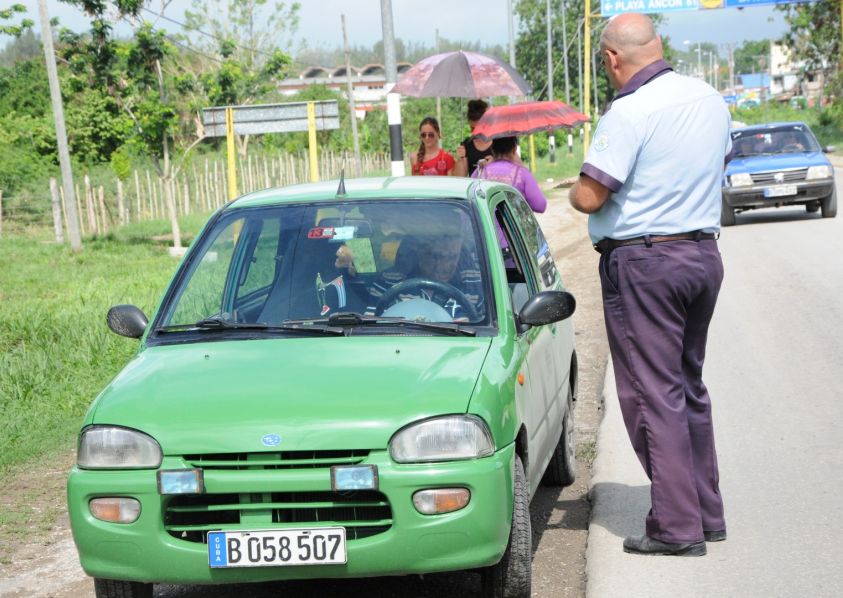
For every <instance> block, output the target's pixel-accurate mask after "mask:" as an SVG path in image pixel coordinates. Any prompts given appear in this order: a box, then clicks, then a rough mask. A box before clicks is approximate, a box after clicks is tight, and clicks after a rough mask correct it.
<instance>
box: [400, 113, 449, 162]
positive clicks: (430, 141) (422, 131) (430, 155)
mask: <svg viewBox="0 0 843 598" xmlns="http://www.w3.org/2000/svg"><path fill="white" fill-rule="evenodd" d="M419 136H420V137H421V143H420V144H419V151H418V152H413V153H412V154H410V162H411V163H412V164H413V174H414V175H419V174H423V175H433V176H448V175H451V174H454V163H455V162H454V157H453V156H452V155H451V154H449V153H448V152H446V151H445V150H443V149H440V148H439V138H440V137H441V133H440V132H439V123H438V122H437V120H436V119H435V118H433V117H432V116H428V117H427V118H425V119H424V120H422V121H421V124H420V125H419Z"/></svg>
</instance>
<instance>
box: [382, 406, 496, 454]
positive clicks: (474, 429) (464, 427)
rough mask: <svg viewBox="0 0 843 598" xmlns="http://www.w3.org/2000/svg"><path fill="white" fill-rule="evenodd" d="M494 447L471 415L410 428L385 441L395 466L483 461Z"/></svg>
mask: <svg viewBox="0 0 843 598" xmlns="http://www.w3.org/2000/svg"><path fill="white" fill-rule="evenodd" d="M493 452H495V444H494V442H492V435H491V433H490V432H489V428H488V426H486V422H484V421H483V420H482V419H480V418H479V417H477V416H475V415H448V416H445V417H437V418H434V419H428V420H425V421H421V422H418V423H415V424H411V425H409V426H407V427H406V428H404V429H403V430H399V431H398V433H396V434H395V436H393V437H392V440H390V441H389V453H390V455H392V458H393V459H394V460H395V461H397V462H398V463H418V462H426V461H454V460H457V459H475V458H477V457H486V456H488V455H491V454H492V453H493Z"/></svg>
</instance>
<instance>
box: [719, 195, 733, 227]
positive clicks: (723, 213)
mask: <svg viewBox="0 0 843 598" xmlns="http://www.w3.org/2000/svg"><path fill="white" fill-rule="evenodd" d="M720 203H721V205H722V207H721V208H720V226H732V225H734V224H735V209H734V208H733V207H732V206H730V205H729V202H727V201H726V198H725V197H724V198H722V199H721V200H720Z"/></svg>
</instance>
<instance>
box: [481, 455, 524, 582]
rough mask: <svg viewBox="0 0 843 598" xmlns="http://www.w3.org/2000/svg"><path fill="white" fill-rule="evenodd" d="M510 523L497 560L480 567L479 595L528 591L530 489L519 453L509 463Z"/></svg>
mask: <svg viewBox="0 0 843 598" xmlns="http://www.w3.org/2000/svg"><path fill="white" fill-rule="evenodd" d="M513 469H514V470H515V471H514V475H513V486H514V488H513V499H512V524H511V526H510V529H509V542H508V543H507V545H506V551H504V553H503V556H502V557H501V560H500V561H498V563H497V564H495V565H492V566H491V567H486V568H485V569H483V570H482V572H481V574H482V576H483V596H486V597H487V598H530V594H531V592H532V569H533V562H532V556H533V539H532V531H531V529H530V491H529V489H528V488H527V476H526V475H525V474H524V466H523V465H522V463H521V457H519V456H518V455H515V463H514V466H513Z"/></svg>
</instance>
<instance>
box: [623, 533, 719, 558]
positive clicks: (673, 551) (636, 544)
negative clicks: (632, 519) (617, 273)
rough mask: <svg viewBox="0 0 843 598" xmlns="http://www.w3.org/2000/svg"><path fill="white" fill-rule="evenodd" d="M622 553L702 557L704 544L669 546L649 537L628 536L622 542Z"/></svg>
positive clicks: (693, 543)
mask: <svg viewBox="0 0 843 598" xmlns="http://www.w3.org/2000/svg"><path fill="white" fill-rule="evenodd" d="M623 551H624V552H631V553H632V554H665V555H670V556H704V555H705V542H692V543H689V544H670V543H668V542H661V541H659V540H656V539H654V538H651V537H650V536H630V537H628V538H627V539H625V540H624V541H623Z"/></svg>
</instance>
